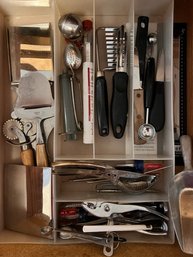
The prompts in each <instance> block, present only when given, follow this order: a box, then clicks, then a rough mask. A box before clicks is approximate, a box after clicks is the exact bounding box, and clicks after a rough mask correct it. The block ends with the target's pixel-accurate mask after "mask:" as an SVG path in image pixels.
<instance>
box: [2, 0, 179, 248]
mask: <svg viewBox="0 0 193 257" xmlns="http://www.w3.org/2000/svg"><path fill="white" fill-rule="evenodd" d="M147 2H148V4H147ZM0 7H2V14H1V20H0V22H1V34H2V37H3V38H4V41H6V38H7V37H6V35H5V34H6V33H5V29H6V28H9V27H10V26H24V25H31V26H32V25H33V24H43V23H46V24H50V27H51V33H52V52H53V67H54V68H53V81H54V83H53V85H52V89H53V92H52V93H53V95H54V119H52V122H53V123H52V122H51V126H53V127H54V130H52V132H51V134H50V135H49V136H48V140H47V142H46V143H47V150H48V152H49V161H50V163H51V162H54V163H59V162H60V163H62V162H73V161H82V162H83V161H84V162H87V163H97V164H101V165H111V166H112V167H115V166H116V165H117V164H129V165H133V163H134V162H135V161H136V160H137V161H141V160H142V161H144V163H161V167H162V168H160V169H158V170H157V173H158V181H157V182H156V183H155V185H154V186H153V187H152V188H151V189H150V190H149V191H147V192H143V193H141V194H132V193H127V192H120V191H119V192H113V193H112V192H111V193H106V192H102V191H100V190H98V188H97V186H96V184H89V183H85V182H84V181H78V182H75V181H70V182H66V181H65V179H64V176H62V175H61V174H57V172H55V170H53V171H52V175H51V176H50V177H49V179H50V180H51V182H50V181H49V182H50V183H49V189H48V191H44V197H45V198H44V200H45V201H48V202H49V209H50V210H49V211H50V212H49V215H48V217H47V216H46V218H48V219H49V222H47V223H48V224H47V226H50V225H51V226H52V228H53V234H49V233H48V235H47V234H46V233H41V231H40V230H38V229H41V228H42V227H44V228H46V226H45V217H43V218H42V217H41V218H40V220H38V221H37V220H36V221H35V222H34V220H31V219H30V220H28V216H26V215H29V206H30V204H29V201H30V200H29V199H31V198H30V196H29V194H31V197H34V198H33V200H34V199H35V200H34V201H36V200H37V201H38V200H41V201H42V199H43V198H42V194H40V195H39V196H37V195H36V194H34V192H36V190H40V191H41V190H42V189H43V188H44V186H45V184H44V182H45V181H44V179H43V180H42V177H43V178H44V175H42V174H45V173H44V172H46V167H45V168H40V170H39V169H38V168H37V167H31V169H30V168H29V169H28V167H25V166H24V165H21V159H20V148H19V147H16V146H13V145H12V144H7V143H6V142H5V139H4V137H3V136H2V137H1V139H0V140H1V144H2V146H3V147H2V148H1V151H2V155H1V173H0V176H1V177H0V179H1V185H2V186H1V190H2V194H1V195H3V192H4V197H3V196H2V197H1V201H0V203H1V209H2V210H4V212H3V211H2V212H1V213H0V225H1V226H0V228H1V232H0V241H1V242H21V243H23V242H30V243H31V242H37V243H51V244H52V243H55V244H63V243H67V244H68V243H77V242H82V241H81V240H74V239H72V240H69V239H68V240H62V239H61V238H60V232H59V230H60V226H61V225H60V222H59V214H58V213H59V211H60V209H61V207H62V206H63V205H64V206H65V205H76V204H77V205H78V206H79V205H81V203H82V202H84V201H91V200H93V199H94V200H95V201H103V202H109V203H118V204H124V205H126V204H137V205H141V204H142V205H143V204H146V205H149V204H152V203H155V205H156V204H159V203H162V204H163V205H164V206H166V209H167V211H166V215H167V217H168V220H167V226H168V231H167V235H161V236H155V235H148V234H144V233H138V232H136V231H135V232H133V231H132V232H120V236H121V237H123V238H125V239H126V241H127V242H143V243H144V242H145V243H164V244H171V243H173V242H174V230H173V226H172V221H171V214H170V212H169V208H168V186H169V181H170V180H171V179H172V177H173V175H174V166H175V164H174V157H175V156H174V135H173V83H172V80H173V78H172V69H173V68H172V63H173V62H172V59H173V55H172V50H173V49H172V44H173V32H172V31H173V1H172V0H161V1H159V2H155V1H153V0H148V1H145V0H129V1H124V0H121V1H120V2H119V3H117V1H115V0H108V1H107V0H80V1H76V0H71V1H62V0H55V1H50V5H47V3H46V1H45V2H42V6H41V4H39V5H38V6H36V5H35V3H32V2H29V3H28V2H27V3H25V4H20V3H19V2H16V3H14V4H13V1H8V2H7V1H2V3H1V4H0ZM67 13H73V14H76V15H77V16H78V17H79V18H80V19H81V21H83V20H87V19H89V20H91V21H92V23H93V31H92V38H93V47H92V49H91V51H92V56H93V64H94V70H93V80H94V81H95V76H96V72H97V54H96V40H97V39H98V44H99V46H100V47H99V58H100V66H101V67H102V68H105V67H106V65H107V63H106V59H105V55H106V53H105V44H104V31H103V30H102V29H101V31H100V33H101V34H99V35H100V36H99V38H96V33H95V32H96V30H97V29H98V28H104V27H108V28H109V27H116V28H117V27H120V26H121V25H125V28H126V33H127V42H128V44H127V54H128V63H127V66H126V68H127V69H126V70H127V73H128V80H129V81H128V90H127V99H128V106H127V107H128V114H127V122H126V128H125V132H124V135H123V136H122V137H121V138H119V139H118V138H115V136H114V134H113V131H112V127H111V124H110V126H109V134H108V135H107V136H105V137H103V136H100V135H99V132H98V125H97V120H96V112H97V110H96V105H95V104H96V103H95V102H96V98H95V82H94V91H93V98H94V102H93V106H92V107H93V115H94V122H93V128H92V129H93V140H92V143H89V144H86V143H83V131H78V130H77V131H75V134H76V135H75V136H76V140H73V138H72V137H71V138H70V137H68V136H67V135H66V133H65V132H66V131H65V129H64V127H65V124H64V113H63V99H62V86H61V84H60V79H59V78H60V75H61V74H64V73H65V72H66V66H65V63H64V50H65V48H66V46H67V41H66V40H65V38H64V36H63V35H62V34H61V33H60V31H59V28H58V21H59V19H60V17H61V16H63V15H65V14H67ZM140 16H147V17H149V31H148V33H156V34H157V44H156V46H155V51H154V57H155V59H156V60H157V57H158V55H159V53H160V52H161V51H162V50H164V56H165V62H164V64H165V65H164V73H165V78H164V82H165V84H164V91H165V102H164V104H165V110H166V111H165V125H164V128H163V129H162V130H161V131H160V132H158V133H157V134H156V137H155V139H153V140H152V141H150V142H146V143H143V144H136V142H135V140H134V137H135V133H136V127H135V118H136V117H135V115H136V112H135V105H136V95H135V83H136V80H135V79H136V74H135V72H136V71H135V67H134V57H135V56H134V54H135V51H134V50H135V38H136V31H137V21H138V17H140ZM2 37H1V38H2ZM4 41H1V42H0V44H1V48H2V49H4V56H3V55H2V54H1V56H0V67H1V70H0V72H1V75H2V77H3V80H2V81H1V82H0V83H1V89H2V90H3V92H5V96H6V100H5V98H4V99H2V103H3V104H2V110H3V112H1V116H0V117H1V123H2V124H3V122H4V121H5V120H6V119H9V118H10V115H11V112H12V111H13V107H14V104H15V103H14V101H15V99H16V97H17V90H16V89H15V88H16V85H15V84H14V83H11V81H10V77H9V68H10V67H9V63H8V62H9V58H8V55H9V53H8V51H7V48H6V43H5V42H4ZM9 57H10V56H9ZM74 72H75V74H76V76H77V77H78V79H79V80H80V82H81V83H82V79H83V76H82V67H81V68H80V69H78V70H76V71H74ZM113 74H114V71H113V70H107V71H105V78H106V81H107V91H108V108H109V110H110V108H111V98H112V93H113V86H112V79H113ZM81 90H82V89H81ZM79 93H80V92H79V89H78V85H76V87H75V95H76V97H77V96H79ZM76 105H77V117H78V119H79V120H80V121H81V122H82V121H83V115H84V112H82V109H81V103H80V102H79V100H77V98H76ZM109 116H110V115H109ZM144 122H145V121H144ZM48 125H50V124H49V121H48ZM83 129H84V128H83ZM33 146H34V147H35V143H34V142H33ZM3 166H4V168H3ZM47 169H48V170H49V172H51V164H50V167H47ZM61 171H62V172H64V173H65V170H64V171H63V169H62V168H61ZM34 172H37V173H36V174H37V177H35V178H34V177H32V178H31V179H32V180H31V181H32V182H31V183H32V187H31V191H29V184H30V183H29V173H32V174H34ZM42 172H43V173H42ZM49 174H50V173H49ZM13 177H14V181H13V180H12V178H13ZM36 179H37V180H36ZM45 179H48V178H47V177H46V178H45ZM3 181H4V182H3ZM26 181H28V184H26V183H27V182H26ZM46 181H47V180H46ZM14 182H15V184H14ZM12 183H13V186H12ZM20 183H21V184H20ZM33 183H34V184H33ZM36 183H38V185H39V187H38V189H37V184H36ZM43 185H44V186H43ZM46 185H47V184H46ZM15 196H17V197H18V205H17V203H16V201H17V199H16V200H13V199H15V198H14V197H15ZM38 197H39V198H41V199H37V198H38ZM46 197H47V198H46ZM12 198H13V199H12ZM3 206H5V207H3ZM26 206H28V207H26ZM34 206H35V207H34ZM34 206H33V208H36V207H37V206H36V204H35V205H34ZM30 208H32V207H31V206H30ZM14 209H15V212H16V213H17V215H16V217H17V218H13V220H12V219H11V214H12V213H13V212H14ZM40 213H41V214H44V213H43V211H42V210H40ZM36 214H37V213H36ZM36 214H35V216H36ZM4 215H5V216H4ZM32 216H33V215H32ZM6 217H7V218H6ZM36 218H37V216H36ZM46 221H47V219H46ZM14 222H15V224H14ZM20 222H21V226H20ZM26 224H28V225H27V227H25V228H24V226H26ZM43 232H45V231H43Z"/></svg>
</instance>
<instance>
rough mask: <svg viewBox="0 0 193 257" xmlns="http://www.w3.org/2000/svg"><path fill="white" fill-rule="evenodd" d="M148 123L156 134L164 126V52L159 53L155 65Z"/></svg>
mask: <svg viewBox="0 0 193 257" xmlns="http://www.w3.org/2000/svg"><path fill="white" fill-rule="evenodd" d="M149 121H150V123H151V124H152V125H153V126H154V128H155V130H156V132H159V131H161V130H162V129H163V127H164V124H165V87H164V52H163V51H162V52H161V53H160V56H159V58H158V64H157V72H156V81H155V83H154V100H153V104H152V108H151V110H150V117H149Z"/></svg>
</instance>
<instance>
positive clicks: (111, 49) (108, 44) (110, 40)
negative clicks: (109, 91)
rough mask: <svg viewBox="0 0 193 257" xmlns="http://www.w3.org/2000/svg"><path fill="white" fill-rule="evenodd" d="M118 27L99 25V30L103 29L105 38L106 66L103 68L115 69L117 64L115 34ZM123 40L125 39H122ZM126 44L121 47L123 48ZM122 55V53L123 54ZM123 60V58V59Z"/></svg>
mask: <svg viewBox="0 0 193 257" xmlns="http://www.w3.org/2000/svg"><path fill="white" fill-rule="evenodd" d="M119 29H120V27H100V28H98V30H99V31H103V33H104V38H105V48H106V49H105V50H106V63H107V66H106V67H104V68H103V70H104V71H105V70H115V69H116V66H117V49H118V48H117V44H118V42H117V35H118V31H119ZM124 42H126V41H125V39H124ZM125 47H126V46H124V47H123V49H125ZM123 56H124V54H123ZM123 62H124V59H123Z"/></svg>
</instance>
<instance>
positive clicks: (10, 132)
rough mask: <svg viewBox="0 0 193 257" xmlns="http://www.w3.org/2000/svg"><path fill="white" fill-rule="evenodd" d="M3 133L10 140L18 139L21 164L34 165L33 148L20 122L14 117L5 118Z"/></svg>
mask: <svg viewBox="0 0 193 257" xmlns="http://www.w3.org/2000/svg"><path fill="white" fill-rule="evenodd" d="M3 134H4V136H5V137H6V138H7V139H8V140H10V141H14V140H18V141H19V145H20V146H21V160H22V163H23V165H26V166H34V165H35V160H34V153H33V149H32V148H31V144H30V142H28V141H27V138H26V135H25V133H24V132H23V125H22V123H21V122H20V121H18V120H15V119H10V120H7V121H6V122H5V123H4V124H3Z"/></svg>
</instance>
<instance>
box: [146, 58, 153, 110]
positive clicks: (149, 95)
mask: <svg viewBox="0 0 193 257" xmlns="http://www.w3.org/2000/svg"><path fill="white" fill-rule="evenodd" d="M154 83H155V59H154V58H153V57H150V58H148V59H147V64H146V71H145V81H144V105H145V108H151V106H152V103H153V98H154Z"/></svg>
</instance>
